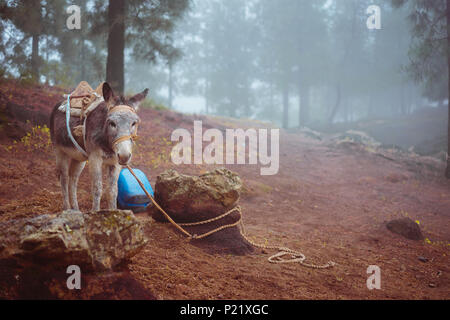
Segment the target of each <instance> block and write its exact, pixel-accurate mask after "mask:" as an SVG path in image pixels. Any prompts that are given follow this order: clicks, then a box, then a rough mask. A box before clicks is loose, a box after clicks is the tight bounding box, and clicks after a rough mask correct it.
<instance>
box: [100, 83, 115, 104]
mask: <svg viewBox="0 0 450 320" xmlns="http://www.w3.org/2000/svg"><path fill="white" fill-rule="evenodd" d="M102 91H103V99H104V100H105V102H106V103H107V104H108V102H111V101H112V98H113V97H114V92H113V90H112V89H111V86H110V85H109V83H108V82H105V83H104V84H103V89H102Z"/></svg>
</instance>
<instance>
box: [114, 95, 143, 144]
mask: <svg viewBox="0 0 450 320" xmlns="http://www.w3.org/2000/svg"><path fill="white" fill-rule="evenodd" d="M114 112H131V113H136V110H134V108H132V107H130V106H127V105H123V104H121V105H118V106H114V107H112V108H111V109H109V111H108V114H111V113H114ZM137 129H138V125H137V124H136V128H135V130H134V132H133V133H132V134H131V135H123V136H120V137H118V138H117V139H115V140H114V141H113V143H112V146H113V148H114V147H115V146H116V145H118V144H119V143H121V142H123V141H126V140H131V141H134V140H136V139H137V137H138V135H137Z"/></svg>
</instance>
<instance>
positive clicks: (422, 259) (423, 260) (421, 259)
mask: <svg viewBox="0 0 450 320" xmlns="http://www.w3.org/2000/svg"><path fill="white" fill-rule="evenodd" d="M418 259H419V261H422V262H428V259H427V258H425V257H422V256H420V257H419V258H418Z"/></svg>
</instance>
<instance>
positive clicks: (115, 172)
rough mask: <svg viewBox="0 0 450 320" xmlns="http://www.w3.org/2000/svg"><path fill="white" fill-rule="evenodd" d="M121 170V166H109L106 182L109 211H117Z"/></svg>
mask: <svg viewBox="0 0 450 320" xmlns="http://www.w3.org/2000/svg"><path fill="white" fill-rule="evenodd" d="M120 169H121V167H120V166H119V165H113V166H108V177H107V182H106V183H107V185H106V188H107V193H106V199H107V202H108V209H117V180H118V179H119V174H120Z"/></svg>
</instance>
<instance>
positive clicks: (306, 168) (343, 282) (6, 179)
mask: <svg viewBox="0 0 450 320" xmlns="http://www.w3.org/2000/svg"><path fill="white" fill-rule="evenodd" d="M141 118H142V120H143V124H142V125H141V126H140V132H139V133H140V136H141V137H140V140H139V142H138V146H137V150H136V153H135V156H134V158H133V165H134V166H136V167H138V168H140V169H142V170H143V171H144V172H145V173H146V174H147V175H148V176H149V177H150V180H151V183H152V184H154V183H155V179H156V176H157V175H158V174H159V173H160V172H162V171H163V170H165V169H168V168H175V169H177V170H178V171H180V172H183V173H188V174H199V173H202V172H204V171H206V170H209V169H212V168H213V166H206V165H195V166H194V165H183V166H178V167H176V166H174V165H173V164H172V163H171V161H170V158H169V157H170V150H171V148H172V146H173V143H172V142H170V141H169V140H170V134H171V132H172V130H173V129H175V128H178V127H184V128H187V129H192V125H193V123H192V121H193V119H194V118H196V117H194V116H184V115H180V114H176V113H171V112H164V111H155V110H143V111H142V112H141ZM202 118H203V121H204V127H205V124H206V125H207V126H210V127H215V126H217V125H218V124H219V125H220V126H221V127H229V126H240V125H243V123H242V122H233V121H231V120H226V121H225V120H223V119H208V118H205V117H202ZM29 130H31V128H29ZM36 130H38V129H36ZM39 130H40V131H37V133H36V134H31V135H30V137H29V139H28V142H27V141H26V139H25V141H20V140H18V139H17V140H16V143H14V141H13V139H12V138H3V139H2V140H0V149H1V150H2V152H1V153H0V179H1V180H0V181H1V185H0V221H2V220H3V221H4V220H7V219H12V218H18V217H24V216H33V215H38V214H43V213H46V212H56V211H59V210H61V207H62V205H61V199H60V197H61V195H60V191H59V186H58V181H57V180H56V176H55V173H54V159H53V155H52V153H51V148H50V147H48V146H47V144H46V143H47V141H46V140H45V134H46V133H45V129H42V128H41V129H39ZM280 144H281V146H280V170H279V173H278V174H277V175H275V176H261V175H260V174H259V166H249V165H247V166H243V165H240V166H238V165H229V166H226V167H228V168H229V169H231V170H233V171H236V172H237V173H239V174H240V176H241V177H242V179H243V181H244V183H245V187H246V188H245V189H246V190H245V192H244V193H243V195H242V198H241V206H242V207H243V211H244V222H245V225H246V228H247V232H248V234H249V235H250V236H251V237H252V238H253V239H255V240H258V241H261V242H266V241H267V242H268V243H269V244H281V245H286V246H289V247H291V248H292V249H298V250H301V251H302V252H303V253H304V254H305V255H306V257H307V261H309V262H314V263H318V264H320V263H325V262H327V261H328V260H333V261H335V262H336V263H337V266H336V267H334V268H332V269H327V270H313V269H308V268H304V267H301V266H300V265H298V264H284V265H280V264H270V263H268V262H267V257H268V256H269V253H271V252H268V253H265V254H264V253H261V252H260V251H258V252H257V253H256V254H253V255H250V256H231V255H210V254H208V253H205V252H204V251H202V250H201V249H200V248H198V247H195V246H192V245H191V244H189V243H188V242H187V241H186V240H185V239H184V238H183V236H181V235H180V234H178V233H175V232H174V229H173V228H171V227H169V226H167V225H164V224H159V223H156V222H154V221H153V219H151V218H150V217H148V216H147V215H146V214H139V215H138V216H139V219H141V220H142V222H144V223H145V230H146V233H147V236H148V238H149V240H150V241H149V244H148V246H147V247H146V248H145V249H144V250H143V251H142V252H141V253H140V254H138V255H137V256H135V257H134V258H133V259H132V263H131V264H130V266H129V269H130V272H131V275H132V276H133V277H134V278H135V279H136V280H137V281H138V282H140V283H141V284H142V285H143V286H144V287H146V288H148V289H149V290H150V291H151V292H153V293H154V294H155V296H157V298H159V299H380V298H381V299H448V298H449V297H450V285H449V284H450V278H449V271H450V270H449V255H450V250H449V249H450V182H449V181H448V180H445V179H443V178H441V177H440V175H439V174H438V173H436V172H434V171H431V170H428V169H423V170H421V171H420V172H418V171H417V170H413V169H412V168H411V166H408V165H406V164H405V163H403V162H402V161H392V160H389V159H386V158H383V157H381V156H379V155H376V154H374V153H370V152H366V151H364V150H355V149H349V148H338V147H336V146H330V145H329V144H328V143H327V141H325V142H321V141H316V140H313V139H310V138H307V137H304V136H301V135H298V134H292V133H286V132H283V133H282V134H281V136H280ZM89 189H90V188H89V177H88V170H85V172H83V174H82V176H81V181H80V186H79V200H80V205H81V209H82V210H88V209H89V208H90V194H89ZM403 216H408V217H411V218H412V219H413V220H417V221H419V223H420V226H421V228H422V230H423V232H424V235H425V237H426V240H425V241H411V240H406V239H404V238H401V237H400V236H396V235H394V234H392V233H390V232H389V231H387V230H386V228H385V227H384V224H383V223H384V222H385V221H388V220H390V219H392V218H394V217H403ZM419 256H423V257H426V258H428V259H429V261H428V262H426V263H424V262H421V261H419V259H418V257H419ZM369 265H377V266H379V267H380V268H381V275H382V278H381V279H382V280H381V281H382V282H381V286H382V289H381V290H372V291H370V290H368V289H367V287H366V280H367V277H368V275H367V274H366V270H367V267H368V266H369Z"/></svg>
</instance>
